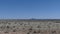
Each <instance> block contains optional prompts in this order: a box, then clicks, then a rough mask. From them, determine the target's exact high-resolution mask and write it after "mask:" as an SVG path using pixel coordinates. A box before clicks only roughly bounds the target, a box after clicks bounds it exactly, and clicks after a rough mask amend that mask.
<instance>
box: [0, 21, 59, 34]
mask: <svg viewBox="0 0 60 34" xmlns="http://www.w3.org/2000/svg"><path fill="white" fill-rule="evenodd" d="M0 34H60V23H59V21H48V20H47V21H45V20H42V21H41V20H0Z"/></svg>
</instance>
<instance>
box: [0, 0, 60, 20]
mask: <svg viewBox="0 0 60 34" xmlns="http://www.w3.org/2000/svg"><path fill="white" fill-rule="evenodd" d="M30 18H36V19H60V0H0V19H30Z"/></svg>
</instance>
